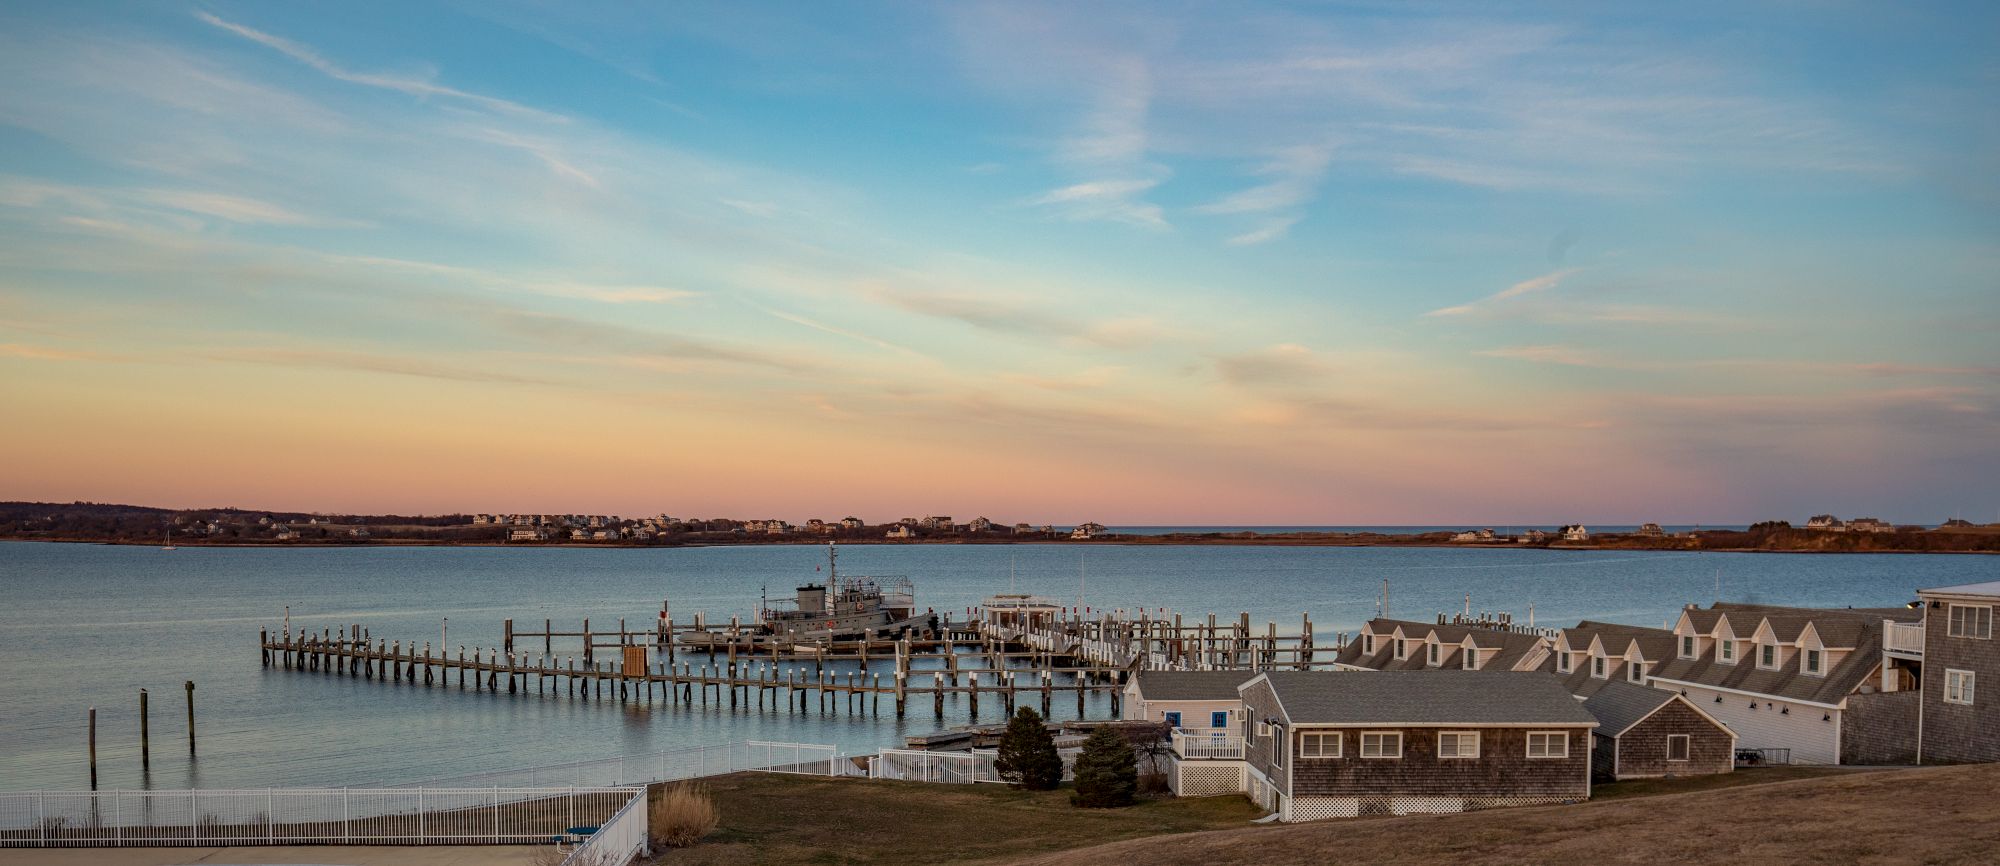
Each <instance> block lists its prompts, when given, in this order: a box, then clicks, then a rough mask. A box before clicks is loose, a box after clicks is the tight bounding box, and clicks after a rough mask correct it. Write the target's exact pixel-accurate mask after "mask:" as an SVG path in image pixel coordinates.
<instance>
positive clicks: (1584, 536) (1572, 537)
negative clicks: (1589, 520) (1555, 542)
mask: <svg viewBox="0 0 2000 866" xmlns="http://www.w3.org/2000/svg"><path fill="white" fill-rule="evenodd" d="M1562 539H1563V540H1564V541H1589V540H1590V530H1589V529H1587V528H1585V527H1584V525H1583V524H1581V523H1578V524H1575V525H1571V526H1564V527H1563V528H1562Z"/></svg>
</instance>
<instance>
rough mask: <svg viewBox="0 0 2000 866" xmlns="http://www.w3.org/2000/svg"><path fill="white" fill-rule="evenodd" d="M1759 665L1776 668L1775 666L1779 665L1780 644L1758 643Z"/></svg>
mask: <svg viewBox="0 0 2000 866" xmlns="http://www.w3.org/2000/svg"><path fill="white" fill-rule="evenodd" d="M1757 666H1758V667H1763V668H1775V667H1777V666H1778V646H1777V644H1768V643H1767V644H1759V645H1758V647H1757Z"/></svg>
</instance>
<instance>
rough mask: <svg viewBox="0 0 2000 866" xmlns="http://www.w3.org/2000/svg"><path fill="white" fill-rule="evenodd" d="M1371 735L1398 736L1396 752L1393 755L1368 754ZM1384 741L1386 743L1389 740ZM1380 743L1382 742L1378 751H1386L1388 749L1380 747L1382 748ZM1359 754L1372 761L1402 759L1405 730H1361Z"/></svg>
mask: <svg viewBox="0 0 2000 866" xmlns="http://www.w3.org/2000/svg"><path fill="white" fill-rule="evenodd" d="M1369 737H1394V738H1396V753H1395V754H1393V755H1389V754H1379V755H1371V754H1368V738H1369ZM1382 742H1383V743H1386V742H1387V741H1386V740H1385V741H1382ZM1379 745H1380V744H1378V751H1386V750H1382V749H1380V748H1379ZM1357 754H1359V755H1360V756H1361V757H1362V758H1364V759H1367V760H1370V761H1395V760H1401V759H1402V757H1403V732H1402V731H1362V732H1361V739H1360V748H1359V751H1358V752H1357Z"/></svg>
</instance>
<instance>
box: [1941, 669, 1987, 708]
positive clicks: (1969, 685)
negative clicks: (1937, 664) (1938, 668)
mask: <svg viewBox="0 0 2000 866" xmlns="http://www.w3.org/2000/svg"><path fill="white" fill-rule="evenodd" d="M1954 679H1955V680H1957V681H1958V699H1957V700H1953V699H1952V696H1951V693H1952V680H1954ZM1978 685H1979V682H1978V675H1977V674H1975V673H1973V672H1972V671H1962V670H1959V669H1957V668H1945V669H1944V702H1945V703H1947V704H1957V705H1959V706H1963V707H1969V706H1972V703H1973V701H1976V700H1978V699H1979V690H1978Z"/></svg>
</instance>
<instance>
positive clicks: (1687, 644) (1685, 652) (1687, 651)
mask: <svg viewBox="0 0 2000 866" xmlns="http://www.w3.org/2000/svg"><path fill="white" fill-rule="evenodd" d="M1681 658H1684V659H1691V658H1694V635H1691V634H1685V635H1681Z"/></svg>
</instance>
